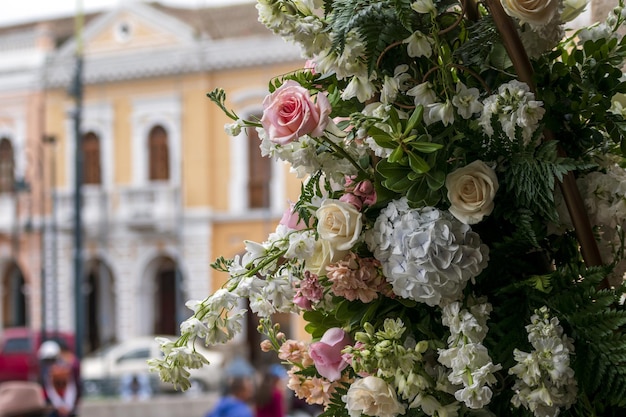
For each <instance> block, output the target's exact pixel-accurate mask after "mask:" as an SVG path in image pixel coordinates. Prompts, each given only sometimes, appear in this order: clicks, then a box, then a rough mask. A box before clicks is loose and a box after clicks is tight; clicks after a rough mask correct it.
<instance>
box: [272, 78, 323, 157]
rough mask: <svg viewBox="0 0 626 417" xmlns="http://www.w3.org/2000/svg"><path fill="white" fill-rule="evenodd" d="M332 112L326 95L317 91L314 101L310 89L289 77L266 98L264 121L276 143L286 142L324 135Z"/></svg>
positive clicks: (282, 143) (283, 143) (284, 143)
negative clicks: (307, 136)
mask: <svg viewBox="0 0 626 417" xmlns="http://www.w3.org/2000/svg"><path fill="white" fill-rule="evenodd" d="M330 111H331V108H330V102H329V101H328V99H327V98H326V96H325V95H324V94H317V102H313V100H312V99H311V96H310V95H309V92H308V90H307V89H305V88H304V87H302V86H301V85H300V84H299V83H298V82H296V81H293V80H287V81H285V83H284V84H283V85H281V86H280V88H278V89H277V90H276V91H274V92H273V93H272V94H270V95H269V96H267V97H265V99H264V100H263V117H262V118H261V124H262V125H263V128H264V129H265V132H267V134H268V135H269V139H270V140H271V141H272V142H274V143H277V144H279V145H286V144H288V143H290V142H293V141H294V140H296V139H298V138H299V137H300V136H303V135H310V136H313V137H318V136H321V135H322V134H323V133H324V129H325V128H326V125H327V124H328V120H329V119H328V115H329V114H330Z"/></svg>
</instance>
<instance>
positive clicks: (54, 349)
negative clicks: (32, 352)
mask: <svg viewBox="0 0 626 417" xmlns="http://www.w3.org/2000/svg"><path fill="white" fill-rule="evenodd" d="M60 353H61V347H60V346H59V344H58V343H57V342H55V341H54V340H46V341H45V342H43V343H42V344H41V346H40V347H39V351H38V352H37V357H38V358H39V359H54V358H56V357H57V356H59V354H60Z"/></svg>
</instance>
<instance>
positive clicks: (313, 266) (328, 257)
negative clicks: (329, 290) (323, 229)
mask: <svg viewBox="0 0 626 417" xmlns="http://www.w3.org/2000/svg"><path fill="white" fill-rule="evenodd" d="M347 253H348V251H347V250H346V251H336V250H334V249H333V248H332V246H331V244H330V242H328V241H326V240H318V241H316V242H315V248H314V249H313V255H311V257H310V258H307V259H305V262H306V263H305V266H304V269H305V270H307V271H309V272H312V273H314V274H315V275H318V276H322V275H326V266H328V265H330V264H331V263H333V262H337V261H338V260H340V259H342V258H343V257H344V256H346V254H347Z"/></svg>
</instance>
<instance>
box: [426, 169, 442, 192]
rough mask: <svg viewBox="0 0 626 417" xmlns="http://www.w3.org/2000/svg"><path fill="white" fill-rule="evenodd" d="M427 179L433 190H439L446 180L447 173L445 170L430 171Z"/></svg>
mask: <svg viewBox="0 0 626 417" xmlns="http://www.w3.org/2000/svg"><path fill="white" fill-rule="evenodd" d="M426 181H427V182H428V187H429V188H430V189H431V190H433V191H434V190H439V189H440V188H441V187H443V185H444V184H445V182H446V173H445V172H443V171H430V172H429V173H427V174H426Z"/></svg>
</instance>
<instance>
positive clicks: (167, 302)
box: [154, 257, 184, 335]
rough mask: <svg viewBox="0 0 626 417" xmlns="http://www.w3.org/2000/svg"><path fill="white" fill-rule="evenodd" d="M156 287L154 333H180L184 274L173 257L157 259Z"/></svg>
mask: <svg viewBox="0 0 626 417" xmlns="http://www.w3.org/2000/svg"><path fill="white" fill-rule="evenodd" d="M154 288H155V292H154V334H165V335H174V334H178V333H179V324H180V323H179V321H180V319H181V310H183V309H184V296H183V291H182V274H181V271H180V268H179V267H178V266H177V264H176V261H174V260H173V259H172V258H169V257H162V258H159V259H158V260H157V264H156V268H155V272H154Z"/></svg>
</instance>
